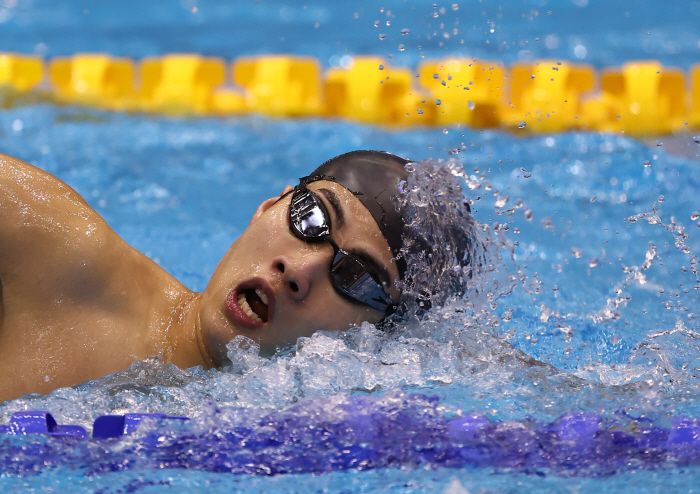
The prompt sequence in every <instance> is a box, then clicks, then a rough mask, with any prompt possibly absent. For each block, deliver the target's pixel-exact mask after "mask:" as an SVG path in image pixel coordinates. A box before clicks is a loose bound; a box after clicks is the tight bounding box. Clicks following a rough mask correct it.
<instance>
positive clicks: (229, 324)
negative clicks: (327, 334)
mask: <svg viewBox="0 0 700 494" xmlns="http://www.w3.org/2000/svg"><path fill="white" fill-rule="evenodd" d="M308 189H309V190H312V191H314V192H315V193H316V195H317V196H318V197H319V198H320V199H321V200H322V201H323V203H324V205H325V206H326V209H327V210H328V213H329V215H330V220H331V238H332V239H333V241H335V243H336V244H337V245H338V246H339V247H340V248H342V249H343V250H345V251H348V252H351V253H353V254H356V255H357V256H358V257H360V258H363V259H364V260H366V261H368V262H367V263H368V264H370V265H371V264H372V262H374V263H376V265H377V266H375V268H376V269H375V270H376V271H377V272H378V273H379V277H380V278H382V277H384V278H385V279H383V280H382V279H380V281H386V282H387V284H386V286H387V288H388V291H389V294H390V295H391V297H392V299H393V301H394V302H397V301H398V298H399V291H398V290H397V289H396V286H395V284H396V281H398V279H399V274H398V270H397V268H396V264H395V263H394V262H392V258H393V255H392V253H391V250H390V248H389V244H388V243H387V241H386V239H385V238H384V236H383V235H382V233H381V231H380V230H379V226H378V225H377V223H376V222H375V221H374V218H373V217H372V215H371V214H370V213H369V211H367V209H366V208H365V207H364V205H363V204H362V203H361V202H360V200H359V199H357V198H356V197H355V196H354V195H353V194H352V193H350V192H349V191H348V190H347V189H346V188H344V187H343V186H341V185H338V184H336V183H334V182H328V181H318V182H314V183H311V184H309V186H308ZM289 190H291V188H287V189H286V190H285V192H287V191H289ZM291 198H292V194H288V195H286V196H284V197H283V198H282V199H281V200H279V201H278V200H277V198H273V199H270V200H268V201H265V202H264V203H263V204H261V205H260V207H259V208H258V210H257V211H256V213H255V214H254V216H253V219H252V220H251V222H250V225H249V226H248V228H247V229H246V230H245V231H244V232H243V234H242V235H241V236H240V237H239V238H238V239H237V240H236V241H235V242H234V243H233V245H232V246H231V248H230V249H229V250H228V252H227V253H226V255H225V256H224V258H223V259H222V260H221V262H220V263H219V265H218V266H217V268H216V271H215V272H214V275H213V276H212V278H211V280H210V282H209V285H208V286H207V289H206V291H205V292H204V295H203V298H202V304H201V306H200V312H199V316H200V325H201V330H202V335H203V339H204V343H205V345H206V346H207V348H208V350H209V351H210V352H211V353H212V356H213V357H214V358H215V359H216V360H217V361H218V362H220V363H223V362H225V361H226V344H227V343H228V342H229V341H230V340H231V339H233V338H234V337H235V336H237V335H239V334H242V335H244V336H247V337H248V338H250V339H252V340H254V341H256V342H258V343H259V344H260V347H261V351H262V353H266V354H271V353H274V351H275V349H276V348H279V347H282V346H284V345H287V344H290V343H295V342H296V341H297V339H298V338H299V337H302V336H310V335H312V334H313V333H314V332H316V331H318V330H325V331H342V330H346V329H348V328H350V327H352V326H356V325H359V324H361V323H362V322H363V321H369V322H371V323H375V322H377V321H379V320H380V319H381V318H382V317H383V315H384V314H383V313H382V312H380V311H378V310H376V309H372V308H370V307H368V306H366V305H362V304H359V303H356V302H353V301H351V300H348V299H347V298H345V297H343V296H342V295H340V294H339V293H338V292H337V291H336V289H335V288H334V287H333V284H332V282H331V278H330V274H329V268H330V265H331V261H332V258H333V254H334V251H333V247H332V246H331V244H330V243H329V242H327V241H324V242H318V243H307V242H304V241H302V240H300V239H299V238H297V237H296V236H295V235H294V234H293V233H292V231H291V230H290V228H289V207H290V203H291ZM382 272H383V273H382ZM251 314H253V315H251ZM258 319H260V320H258Z"/></svg>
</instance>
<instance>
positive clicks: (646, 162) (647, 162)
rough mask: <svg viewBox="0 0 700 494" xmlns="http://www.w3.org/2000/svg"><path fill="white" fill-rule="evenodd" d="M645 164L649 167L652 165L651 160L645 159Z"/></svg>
mask: <svg viewBox="0 0 700 494" xmlns="http://www.w3.org/2000/svg"><path fill="white" fill-rule="evenodd" d="M644 166H645V167H647V168H648V167H650V166H651V161H649V160H647V161H645V162H644Z"/></svg>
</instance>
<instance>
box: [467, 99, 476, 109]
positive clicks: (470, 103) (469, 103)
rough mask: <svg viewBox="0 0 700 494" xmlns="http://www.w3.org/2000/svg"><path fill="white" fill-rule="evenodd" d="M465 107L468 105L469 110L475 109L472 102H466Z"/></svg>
mask: <svg viewBox="0 0 700 494" xmlns="http://www.w3.org/2000/svg"><path fill="white" fill-rule="evenodd" d="M467 105H469V109H470V110H473V109H474V108H476V105H475V104H474V102H473V101H467Z"/></svg>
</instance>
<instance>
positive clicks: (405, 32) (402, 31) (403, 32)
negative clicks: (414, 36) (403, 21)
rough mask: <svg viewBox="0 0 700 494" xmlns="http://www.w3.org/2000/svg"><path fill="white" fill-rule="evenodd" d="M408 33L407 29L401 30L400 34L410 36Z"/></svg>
mask: <svg viewBox="0 0 700 494" xmlns="http://www.w3.org/2000/svg"><path fill="white" fill-rule="evenodd" d="M410 33H411V31H409V30H408V28H403V29H402V30H401V34H410Z"/></svg>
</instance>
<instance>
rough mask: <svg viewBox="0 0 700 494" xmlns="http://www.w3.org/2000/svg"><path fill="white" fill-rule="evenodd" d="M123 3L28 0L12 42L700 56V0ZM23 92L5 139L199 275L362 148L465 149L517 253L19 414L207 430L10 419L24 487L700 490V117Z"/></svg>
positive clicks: (192, 283)
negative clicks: (100, 436)
mask: <svg viewBox="0 0 700 494" xmlns="http://www.w3.org/2000/svg"><path fill="white" fill-rule="evenodd" d="M122 5H124V7H123V8H122V9H120V10H118V11H114V10H110V9H109V8H108V7H106V6H102V5H97V4H94V3H91V2H77V1H76V2H63V3H61V5H56V4H54V3H53V2H41V1H36V0H34V1H33V2H31V3H28V2H22V1H16V0H5V1H4V2H0V26H1V27H2V32H3V34H4V36H3V39H2V41H0V50H2V51H10V50H15V51H19V52H23V53H39V54H41V55H43V56H45V57H51V56H57V55H70V54H74V53H77V52H81V51H104V52H108V53H110V54H113V55H127V56H130V57H134V58H140V57H143V56H147V55H148V56H150V55H162V54H165V53H170V52H175V51H184V52H197V53H202V54H205V55H216V56H222V57H225V58H227V59H231V58H234V57H238V56H241V55H255V54H261V53H294V54H303V55H310V56H314V57H317V58H318V59H320V60H321V61H322V63H323V64H324V67H325V68H328V67H331V66H334V65H337V64H340V63H341V62H340V60H341V59H342V57H344V56H348V55H350V56H351V55H360V54H378V55H382V56H388V55H392V56H393V59H392V62H391V63H392V64H396V65H406V66H409V67H415V66H416V65H417V64H418V63H419V62H420V61H421V60H423V58H421V55H420V54H421V53H424V54H425V58H426V59H429V58H440V57H446V56H449V55H463V56H477V57H480V58H485V59H490V60H500V61H503V62H504V63H511V62H513V61H517V60H527V59H537V58H561V59H562V60H570V61H584V62H587V63H591V64H593V65H594V66H596V67H602V66H609V65H616V64H621V63H623V62H625V61H628V60H634V59H643V58H654V59H657V60H660V61H661V62H662V63H663V64H665V65H675V66H679V67H681V68H683V69H685V70H687V69H688V68H689V67H690V66H691V65H692V64H694V63H697V62H698V61H700V22H699V21H700V2H698V1H684V2H673V3H672V4H670V5H663V6H662V5H661V3H659V2H652V1H646V0H644V1H634V2H633V1H626V2H623V1H621V2H603V1H595V0H572V1H547V0H539V1H536V2H528V1H517V2H516V1H503V2H493V1H490V0H484V1H483V2H479V3H472V2H470V3H469V4H467V3H466V2H460V3H459V5H458V8H457V9H456V10H455V9H453V7H452V3H446V4H437V8H434V7H433V2H409V3H404V2H399V1H389V2H384V3H383V5H381V6H380V5H379V4H375V3H374V2H355V3H352V4H349V3H347V4H346V3H343V4H342V5H340V4H338V5H337V6H335V4H334V6H330V4H327V3H324V2H304V3H301V2H298V3H297V2H267V1H265V0H261V1H260V2H253V1H250V2H240V5H237V4H230V3H228V2H200V1H193V0H192V1H188V0H183V1H182V2H172V3H162V4H158V5H157V6H150V5H149V4H144V3H143V2H133V3H123V4H122ZM455 5H456V4H455ZM195 7H196V9H195ZM380 7H381V8H383V9H384V12H381V11H380ZM443 8H444V11H443V10H442V9H443ZM193 10H195V11H194V12H193ZM389 11H390V13H389ZM549 12H551V14H550V13H549ZM356 13H357V17H356V16H355V15H354V14H356ZM434 14H437V17H434ZM499 16H500V17H499ZM377 20H380V21H381V22H380V27H378V28H375V27H374V23H375V21H377ZM387 20H388V21H390V25H387ZM456 21H459V22H458V23H456ZM491 22H493V23H494V24H493V27H492V25H491ZM316 23H318V27H315V25H316ZM441 24H443V27H440V25H441ZM403 28H409V30H410V34H408V35H401V34H400V31H401V29H403ZM454 29H457V31H458V33H457V34H453V33H454ZM491 29H493V30H494V32H493V33H492V32H490V31H491ZM380 33H384V34H386V35H387V38H386V39H384V40H380V39H379V34H380ZM433 33H437V34H433ZM444 33H447V34H449V37H446V36H444ZM428 36H429V37H430V39H428ZM536 38H537V39H538V41H536V40H535V39H536ZM462 39H464V43H463V44H462V43H461V40H462ZM547 40H549V41H547ZM521 41H522V43H523V45H522V46H521ZM525 41H527V44H525ZM399 43H402V44H404V45H405V50H404V51H399V50H398V48H397V47H398V44H399ZM440 43H442V45H440ZM419 45H420V47H421V48H418V46H419ZM578 46H584V47H585V55H584V57H583V58H581V57H579V56H578V55H576V53H578V54H579V55H581V54H582V53H583V52H582V51H581V49H578V50H577V51H576V52H575V50H576V47H578ZM0 98H4V96H1V95H0ZM2 101H3V102H7V101H8V100H6V99H2ZM4 106H5V107H4V108H3V110H2V111H1V112H0V150H1V151H2V152H4V153H7V154H10V155H13V156H17V157H18V158H21V159H23V160H26V161H28V162H30V163H32V164H35V165H36V166H39V167H41V168H42V169H44V170H47V171H49V172H51V173H53V174H55V175H56V176H58V177H59V178H61V179H62V180H64V181H66V182H67V183H68V184H69V185H71V186H72V187H74V188H75V189H76V190H77V191H78V192H79V193H80V194H82V195H83V196H84V197H85V198H86V200H87V201H88V202H89V203H90V204H91V205H92V206H93V207H94V208H95V209H96V210H97V211H98V212H99V213H100V214H101V215H102V216H104V217H105V219H106V220H107V221H108V223H109V224H110V225H111V226H112V227H113V228H114V229H115V230H116V231H117V232H118V233H119V234H120V235H121V236H123V237H124V238H125V239H126V240H127V242H128V243H129V244H131V245H132V246H134V247H136V248H137V249H139V250H141V251H143V252H144V253H146V254H147V255H148V256H149V257H151V258H152V259H153V260H155V261H156V262H157V263H159V264H160V265H161V266H163V267H164V268H165V269H166V270H168V271H169V272H170V273H172V274H173V275H174V276H175V277H177V278H178V279H180V280H181V281H182V282H183V283H184V284H185V285H187V286H188V287H189V288H192V289H194V290H202V289H204V287H205V286H206V283H207V281H208V278H209V276H210V274H211V272H212V271H213V269H214V267H215V266H216V264H217V262H218V261H219V259H220V258H221V256H222V255H223V253H224V252H225V251H226V249H227V248H228V246H229V245H230V244H231V243H232V242H233V240H234V239H235V238H236V237H237V236H238V235H239V234H240V233H241V231H242V230H243V229H244V228H245V226H246V225H247V222H248V220H249V218H250V216H251V215H252V213H253V211H254V210H255V208H256V207H257V204H259V203H260V202H262V201H263V200H265V199H267V198H268V197H271V196H273V195H276V194H278V193H279V192H280V191H281V190H282V189H283V188H284V186H285V185H287V184H296V180H297V178H298V177H299V176H302V175H305V174H306V173H308V172H309V171H310V170H312V169H313V168H315V167H316V166H317V165H318V164H320V163H321V162H323V161H325V160H326V159H328V158H330V157H333V156H335V155H338V154H340V153H343V152H346V151H350V150H353V149H382V150H387V151H390V152H392V153H395V154H398V155H400V156H405V157H409V158H411V159H413V160H428V159H432V160H444V161H442V162H441V164H440V165H439V166H440V167H442V168H445V167H452V170H454V171H455V173H456V174H457V175H459V174H461V173H463V174H464V178H465V180H464V181H463V182H462V183H463V184H465V195H466V196H467V197H469V198H470V199H472V200H473V201H474V204H473V206H472V209H473V210H474V211H475V212H474V217H475V218H476V219H477V220H478V221H479V222H480V223H481V224H482V225H484V232H487V233H489V235H490V237H489V238H491V239H492V242H493V243H492V244H491V253H492V256H491V257H490V260H491V262H492V267H493V274H492V277H491V278H490V282H489V283H488V284H486V285H484V291H483V292H482V297H481V298H478V297H476V298H473V299H471V300H469V301H466V300H451V301H449V302H448V303H447V304H446V305H445V306H444V307H442V308H439V309H432V310H431V311H429V313H428V314H427V315H426V317H425V319H424V321H423V323H422V324H420V325H417V326H416V327H406V328H403V331H400V332H399V334H398V335H397V336H394V337H389V338H387V337H385V336H383V335H381V334H380V333H378V332H377V331H376V330H375V329H374V328H373V327H371V326H368V325H366V326H363V327H361V328H357V329H355V330H352V331H349V332H347V333H344V334H331V333H317V334H316V335H314V336H313V337H311V338H307V339H305V340H304V341H301V342H300V344H299V345H298V348H297V349H295V351H290V352H286V353H284V354H280V355H277V356H275V357H274V358H272V359H264V358H260V357H258V356H257V354H256V352H255V349H254V348H250V347H247V346H246V345H245V342H243V345H242V346H240V347H236V348H234V347H232V349H231V351H230V353H229V356H230V357H231V359H232V365H231V366H230V367H227V368H226V369H223V370H212V371H203V370H201V369H196V368H195V369H188V370H182V369H178V368H175V367H172V366H168V365H162V364H161V363H159V362H158V359H157V358H153V359H151V360H148V361H143V362H137V363H135V364H134V365H133V366H132V367H131V368H130V369H128V370H125V371H123V372H120V373H117V374H113V375H109V376H105V377H104V378H102V379H99V380H97V381H92V382H87V383H82V384H80V385H77V386H75V387H72V388H63V389H59V390H56V391H54V392H53V393H51V394H50V395H47V396H38V395H30V396H25V397H23V398H20V399H17V400H13V401H8V402H5V403H2V404H0V423H6V422H7V421H8V420H9V418H10V416H11V415H12V413H13V412H15V411H18V410H28V409H41V410H48V411H50V412H51V413H52V414H53V415H54V416H55V417H56V418H57V420H58V421H59V423H63V424H78V425H83V426H85V427H90V426H91V424H92V422H93V420H94V418H95V417H97V416H99V415H104V414H109V413H127V412H162V413H166V414H168V415H184V416H188V417H192V419H193V420H191V421H189V422H187V423H184V424H181V425H179V426H177V427H166V426H165V425H164V424H162V423H158V422H153V423H146V424H144V427H142V428H140V429H139V430H138V431H137V433H135V434H133V435H131V436H128V437H126V438H124V439H121V440H119V441H112V442H98V441H79V440H59V439H55V438H45V437H39V436H23V437H20V436H1V435H0V488H1V489H2V490H3V491H4V492H12V491H29V492H32V491H36V492H45V491H47V490H53V491H60V492H139V493H142V492H143V493H146V492H162V491H164V490H168V491H169V492H186V491H192V489H199V490H203V491H205V492H231V491H240V492H250V493H253V492H301V491H304V492H332V493H341V492H372V491H387V492H397V493H399V492H401V493H409V492H441V493H442V492H444V493H449V494H462V493H465V492H470V493H474V492H606V493H607V492H630V491H632V490H634V491H638V492H658V491H660V490H665V491H667V492H693V491H694V490H695V491H697V490H698V487H697V486H698V485H700V422H698V421H697V419H700V387H699V385H698V378H699V377H700V343H699V342H700V328H698V313H699V312H700V304H698V297H699V296H700V291H698V289H700V277H699V275H698V272H697V270H698V268H699V266H698V260H697V255H698V253H700V240H699V238H700V235H699V234H700V201H698V192H699V191H700V169H699V166H700V158H699V157H698V153H700V144H696V143H695V141H694V140H693V138H694V136H697V135H698V134H700V131H697V130H696V132H695V134H693V133H692V131H689V132H688V133H687V134H682V135H677V136H674V137H672V138H670V137H663V136H662V137H659V138H658V142H657V139H656V138H655V137H654V138H651V139H649V140H648V141H642V140H635V139H632V138H629V137H627V136H625V135H624V134H615V135H613V134H601V133H574V132H572V133H565V134H545V135H538V136H535V137H533V136H528V135H525V134H511V133H507V132H504V131H479V130H474V129H468V128H458V127H448V128H444V129H443V128H412V129H410V130H400V131H399V130H387V129H383V128H377V127H372V126H365V125H360V124H355V123H349V122H343V121H338V120H318V119H299V120H276V119H270V118H265V117H262V116H255V115H249V116H245V117H235V118H234V117H232V118H172V117H164V116H163V117H160V116H148V115H141V114H120V113H112V112H105V111H99V110H92V109H86V108H81V107H74V106H57V105H51V104H46V103H42V102H33V103H30V102H25V103H23V104H20V105H10V104H9V103H7V104H5V105H4ZM671 144H673V149H671V147H672V146H671ZM676 148H682V149H683V154H676V153H675V152H670V150H671V151H673V150H675V149H676ZM449 160H452V161H449ZM467 180H468V181H467ZM467 183H471V184H472V186H474V187H475V188H473V189H470V188H469V187H467V186H466V184H467ZM437 186H438V187H439V186H440V184H439V183H438V184H437ZM518 200H520V201H522V203H520V202H518Z"/></svg>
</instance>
